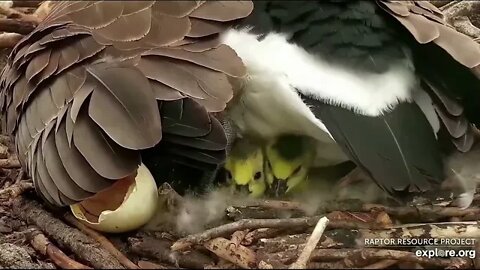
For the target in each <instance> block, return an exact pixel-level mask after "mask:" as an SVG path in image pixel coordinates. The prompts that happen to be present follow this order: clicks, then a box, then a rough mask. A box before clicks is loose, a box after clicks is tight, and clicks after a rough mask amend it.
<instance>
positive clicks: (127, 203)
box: [70, 163, 158, 233]
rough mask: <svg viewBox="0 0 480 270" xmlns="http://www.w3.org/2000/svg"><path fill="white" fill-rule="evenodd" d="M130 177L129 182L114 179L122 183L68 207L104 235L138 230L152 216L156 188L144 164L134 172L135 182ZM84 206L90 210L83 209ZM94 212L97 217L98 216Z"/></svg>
mask: <svg viewBox="0 0 480 270" xmlns="http://www.w3.org/2000/svg"><path fill="white" fill-rule="evenodd" d="M131 178H133V176H131V177H130V179H128V178H125V179H121V180H117V181H123V183H121V182H119V184H117V183H115V184H117V185H116V186H115V184H114V187H112V189H110V188H109V189H108V190H107V191H105V192H104V191H102V192H99V193H98V194H96V195H95V196H94V197H92V198H89V199H87V200H85V201H83V202H81V203H77V204H74V205H71V206H70V209H71V211H72V213H73V215H74V216H75V217H76V218H77V219H79V220H80V221H82V222H83V223H84V224H85V225H87V226H89V227H91V228H93V229H95V230H98V231H102V232H107V233H122V232H127V231H131V230H135V229H138V228H140V227H141V226H143V225H144V224H146V223H147V222H148V221H149V220H150V219H151V218H152V217H153V215H154V213H155V210H156V207H157V200H158V192H157V185H156V183H155V179H154V178H153V176H152V174H151V173H150V171H149V170H148V168H147V167H145V165H143V163H142V164H141V165H140V167H139V168H138V170H137V175H136V177H135V180H134V181H133V179H131ZM122 189H123V190H122ZM122 193H123V194H125V195H123V194H122ZM119 196H121V197H119ZM122 199H123V200H122ZM115 201H117V203H116V205H119V206H118V207H116V205H115ZM87 205H88V207H89V209H88V210H89V211H86V210H85V209H87ZM112 205H114V206H112ZM91 209H93V210H91ZM95 212H98V213H99V215H98V216H97V215H96V214H95ZM92 213H93V214H92Z"/></svg>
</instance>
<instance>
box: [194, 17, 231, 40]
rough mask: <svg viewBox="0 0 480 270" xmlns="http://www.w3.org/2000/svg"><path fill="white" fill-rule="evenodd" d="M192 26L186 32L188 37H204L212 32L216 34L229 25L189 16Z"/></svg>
mask: <svg viewBox="0 0 480 270" xmlns="http://www.w3.org/2000/svg"><path fill="white" fill-rule="evenodd" d="M190 22H191V24H192V27H191V29H190V32H188V34H187V36H188V37H206V36H210V35H213V34H218V33H221V32H223V31H225V29H227V28H228V27H229V25H227V24H225V23H221V22H216V21H207V20H200V19H195V18H191V19H190Z"/></svg>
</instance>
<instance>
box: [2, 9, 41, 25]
mask: <svg viewBox="0 0 480 270" xmlns="http://www.w3.org/2000/svg"><path fill="white" fill-rule="evenodd" d="M0 14H3V15H5V16H7V17H8V18H18V19H20V20H21V21H23V22H29V23H31V24H33V25H35V26H36V25H38V24H39V23H40V20H39V19H38V18H37V17H36V16H33V15H30V14H25V13H22V12H20V11H18V10H15V9H13V8H8V7H2V6H0Z"/></svg>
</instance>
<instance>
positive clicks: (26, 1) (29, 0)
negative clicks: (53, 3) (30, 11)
mask: <svg viewBox="0 0 480 270" xmlns="http://www.w3.org/2000/svg"><path fill="white" fill-rule="evenodd" d="M41 2H43V1H42V0H14V1H13V7H35V8H36V7H38V6H39V5H40V3H41Z"/></svg>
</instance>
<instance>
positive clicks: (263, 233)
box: [241, 228, 285, 246]
mask: <svg viewBox="0 0 480 270" xmlns="http://www.w3.org/2000/svg"><path fill="white" fill-rule="evenodd" d="M284 230H285V229H272V228H260V229H256V230H253V231H251V232H249V233H247V235H245V238H244V239H243V241H242V242H241V244H242V245H245V246H249V245H252V244H254V243H256V242H257V241H258V240H260V239H262V238H271V237H275V236H277V235H279V234H280V233H282V232H283V231H284Z"/></svg>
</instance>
